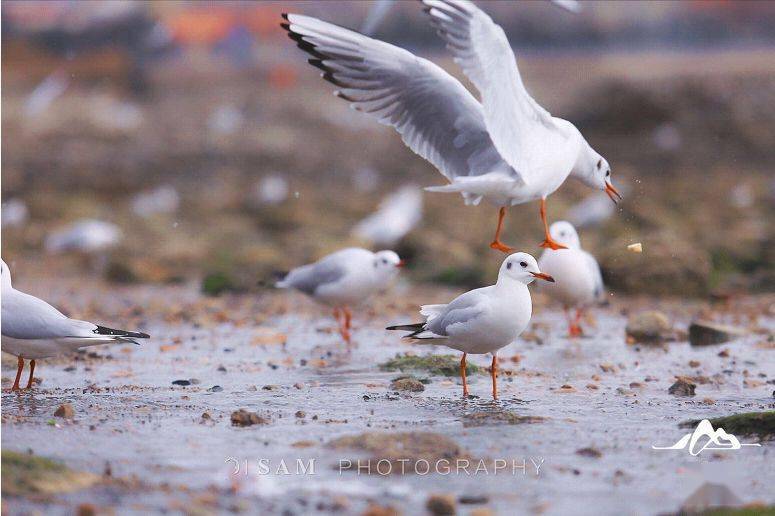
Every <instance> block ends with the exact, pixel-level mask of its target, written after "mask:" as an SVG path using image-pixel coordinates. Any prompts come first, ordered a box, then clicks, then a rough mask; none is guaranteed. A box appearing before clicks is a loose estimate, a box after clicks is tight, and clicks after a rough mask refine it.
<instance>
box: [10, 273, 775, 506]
mask: <svg viewBox="0 0 775 516" xmlns="http://www.w3.org/2000/svg"><path fill="white" fill-rule="evenodd" d="M96 288H97V292H90V293H89V297H88V298H86V297H85V294H83V293H80V294H76V295H73V294H72V292H74V291H76V290H77V289H73V290H70V289H69V288H66V287H62V290H59V291H57V290H55V291H54V292H49V295H48V298H49V299H51V300H52V301H53V302H55V303H57V302H58V301H61V303H60V306H61V305H62V304H64V305H65V306H66V307H69V308H71V309H72V311H74V312H75V313H73V315H78V316H84V317H91V318H95V319H99V320H105V321H109V320H111V319H112V320H116V314H118V317H119V319H120V320H125V321H130V322H134V323H136V324H137V325H139V326H140V327H141V328H142V329H144V330H147V331H148V332H149V333H151V334H152V336H153V339H152V340H151V341H150V342H148V343H143V345H142V346H140V347H135V346H114V347H98V348H91V349H89V350H87V351H86V352H85V353H81V354H79V355H77V356H76V357H70V358H62V359H56V360H47V361H41V362H40V364H39V366H38V371H37V375H38V376H39V377H40V378H41V379H42V382H41V383H40V385H38V386H37V387H36V389H35V390H33V391H31V392H23V393H20V394H16V393H8V392H5V391H4V393H3V397H2V430H3V431H2V448H3V452H4V463H3V477H4V478H3V490H4V493H3V494H4V502H5V503H4V513H7V514H19V513H25V512H28V511H29V510H45V511H46V512H50V513H54V514H57V513H60V514H71V513H72V512H73V510H74V509H76V508H78V509H79V510H83V511H87V510H96V511H98V512H99V511H100V510H102V509H105V508H108V507H113V508H116V509H117V511H119V512H121V513H138V514H139V513H147V512H149V511H151V512H160V511H173V512H189V513H195V514H207V513H218V512H232V511H233V512H255V511H264V512H265V511H272V512H275V513H283V512H286V513H288V514H302V513H306V512H322V513H328V512H330V513H334V512H336V513H338V514H362V513H364V512H366V511H372V512H371V513H372V514H380V513H379V512H377V511H378V510H380V509H384V510H389V509H391V508H392V509H395V510H397V511H400V512H404V513H408V514H412V513H418V512H422V511H432V512H435V513H439V514H441V513H445V512H446V511H449V510H450V509H454V510H457V512H458V513H462V514H468V513H472V512H474V511H479V512H474V513H476V514H486V513H487V512H482V511H492V512H494V513H504V514H509V513H514V512H515V511H516V512H519V513H536V512H540V513H545V514H568V513H574V514H601V513H602V514H656V513H664V512H675V511H677V510H678V509H679V507H681V505H682V503H683V502H684V501H685V500H686V498H687V497H689V495H691V494H692V492H693V491H695V490H696V489H697V488H698V487H699V486H701V485H702V484H704V483H705V482H713V483H720V484H724V485H726V486H727V487H728V488H729V489H730V490H731V491H732V492H733V493H734V494H735V495H736V497H737V498H739V499H740V500H741V502H743V503H763V504H773V503H774V502H775V499H773V492H772V487H771V486H772V485H773V484H775V468H774V467H773V461H772V453H773V451H774V450H775V447H774V446H775V445H773V441H772V440H771V436H769V437H767V436H766V435H764V436H758V435H740V434H738V438H739V440H740V442H741V443H760V444H761V446H760V447H753V446H750V447H748V446H743V447H741V449H739V450H723V451H718V450H705V451H703V452H702V453H701V454H699V455H697V456H691V455H690V454H689V453H688V452H687V451H685V450H680V451H679V450H653V449H652V446H653V445H656V446H670V445H672V444H673V443H675V442H677V441H678V440H679V439H680V438H681V437H682V436H683V435H685V434H686V433H688V432H691V431H692V429H691V428H682V427H680V426H679V424H680V423H682V422H685V421H691V420H700V419H704V418H714V417H718V416H727V415H732V414H739V413H744V412H764V411H771V410H773V409H775V398H773V390H775V385H773V380H775V376H774V375H775V344H773V339H772V333H773V330H774V329H775V315H773V302H774V300H773V298H772V297H771V296H769V297H767V296H760V297H756V298H743V299H738V300H735V301H734V302H733V303H730V305H728V306H726V307H724V306H716V307H711V306H709V305H706V304H704V303H699V302H693V303H679V302H677V301H662V300H654V299H627V300H622V299H616V300H614V301H613V302H612V303H611V305H610V306H608V307H606V308H601V309H600V310H597V311H596V317H595V321H594V326H593V325H592V324H591V323H592V322H591V321H589V322H588V324H587V333H588V336H586V337H584V338H581V339H577V340H569V339H568V338H567V337H565V333H566V327H565V324H564V319H563V315H562V312H561V311H558V310H556V309H555V308H554V307H551V306H544V305H543V304H542V303H541V302H540V300H539V303H537V306H536V308H535V316H534V322H533V325H532V327H531V329H530V331H529V332H527V334H526V335H524V336H523V337H524V338H522V339H520V340H519V341H518V342H517V343H515V344H512V345H510V346H509V347H507V348H505V349H503V350H501V352H500V353H499V358H500V362H499V366H500V373H501V374H500V381H499V388H500V396H501V398H500V399H499V400H498V401H493V400H492V399H491V396H490V378H489V374H488V373H487V370H486V368H487V367H488V365H489V356H470V357H469V362H470V363H471V364H474V365H476V366H478V367H479V370H478V371H474V372H472V373H471V374H470V375H469V381H470V390H471V393H472V394H473V395H474V396H473V397H471V398H469V399H466V400H463V399H461V390H462V389H461V385H460V380H459V378H458V377H457V376H456V375H454V374H452V373H450V374H452V375H451V376H445V374H446V373H445V369H443V368H442V369H432V370H428V369H424V367H425V364H426V362H424V361H423V360H422V357H424V356H426V355H430V354H433V355H450V354H452V355H453V357H452V358H450V359H443V358H441V359H436V362H434V363H439V362H440V363H443V364H448V365H449V364H451V365H452V366H454V364H455V361H456V360H457V359H458V355H457V354H455V353H454V352H450V351H449V350H446V349H445V348H439V347H431V346H413V345H409V344H408V343H406V342H404V341H401V339H399V336H398V335H397V334H395V333H390V332H385V331H384V330H382V328H384V326H386V325H388V324H394V323H400V322H406V321H411V320H413V319H414V318H415V314H414V304H415V303H414V302H413V300H416V299H423V300H427V301H428V302H433V301H434V300H435V299H438V300H439V301H441V300H443V299H445V297H448V296H449V294H450V292H449V291H444V290H439V289H433V288H426V287H415V288H413V289H411V290H410V291H399V293H397V294H395V295H393V296H390V298H389V299H387V298H385V299H380V300H378V301H377V302H376V303H375V306H374V307H373V308H372V309H369V310H368V311H365V312H364V311H362V312H359V313H358V314H357V315H356V318H355V321H354V323H355V331H354V339H353V340H354V344H353V345H352V346H351V347H349V348H348V347H346V346H345V345H344V343H342V342H341V340H340V338H339V336H338V334H337V333H336V332H335V331H332V330H333V328H334V322H333V321H332V320H331V319H330V318H328V317H326V316H327V314H325V313H324V312H323V311H322V310H320V309H319V308H318V307H316V306H315V305H313V304H312V303H310V302H308V301H307V300H306V299H304V298H302V297H301V296H295V295H291V296H287V295H282V294H276V293H267V294H266V295H262V296H252V295H233V296H224V297H220V298H203V297H201V296H200V295H199V293H198V292H197V291H196V289H195V288H193V287H164V288H162V289H159V288H156V287H154V288H146V287H127V288H119V289H117V290H116V289H115V288H113V287H112V288H111V293H110V294H108V292H107V291H101V289H103V288H105V289H107V287H96ZM79 296H84V297H83V298H81V297H79ZM86 299H99V300H100V301H102V300H104V302H101V303H99V304H97V303H89V302H87V301H86ZM396 299H401V300H400V301H396ZM138 306H139V307H142V308H137V307H138ZM84 307H85V308H84ZM654 307H658V308H660V309H661V310H663V311H664V312H665V313H666V314H668V315H669V316H670V318H671V320H672V321H671V322H672V325H673V327H674V329H675V330H676V331H675V333H676V336H675V340H672V341H669V342H664V343H661V344H642V343H627V341H626V337H625V326H626V324H627V319H628V315H632V314H633V313H635V312H638V311H639V310H643V309H647V308H654ZM625 312H629V314H628V313H625ZM111 314H112V315H111ZM698 314H701V315H703V316H704V317H713V318H716V319H717V320H720V321H723V322H726V323H728V324H735V325H737V326H740V327H743V328H745V329H746V330H747V331H748V333H747V334H746V335H744V336H741V337H739V338H736V339H734V340H732V341H730V342H726V343H723V344H717V345H709V346H692V345H690V344H689V343H688V341H687V340H686V332H685V330H686V328H687V326H688V324H689V322H690V320H691V319H692V318H693V317H695V316H697V315H698ZM129 326H131V324H129ZM407 355H409V356H414V357H415V358H412V359H409V360H407V359H406V356H407ZM396 359H398V360H396ZM391 361H393V365H394V366H395V365H396V364H399V365H401V366H403V367H404V368H405V369H406V370H403V371H402V370H400V367H399V368H398V369H397V370H386V369H396V367H390V366H389V365H388V366H386V364H390V363H391ZM381 365H382V367H381ZM409 366H417V367H416V368H415V367H413V368H411V370H410V369H408V367H409ZM452 371H453V372H454V367H452ZM14 373H15V366H14V363H13V362H11V361H9V360H7V356H5V358H4V360H3V387H8V386H9V385H10V381H11V380H12V379H13V378H12V376H13V374H14ZM25 374H26V370H25ZM400 377H404V378H400ZM678 377H683V378H684V379H685V380H686V381H687V382H689V383H691V384H693V385H695V392H694V395H693V396H678V395H675V394H670V393H669V392H668V391H669V389H670V387H671V386H672V385H673V384H674V383H675V382H676V379H677V378H678ZM397 378H399V381H398V382H394V380H396V379H397ZM420 386H421V387H420ZM397 389H406V390H397ZM420 389H422V390H420ZM63 404H70V405H71V407H72V412H73V413H72V417H58V416H55V415H54V414H55V412H56V411H57V410H58V409H59V408H60V406H62V405H63ZM240 409H244V411H245V412H244V413H240V414H236V415H234V413H235V412H236V411H239V410H240ZM250 413H254V414H255V416H250V415H248V416H246V415H245V414H250ZM29 453H32V454H34V457H35V458H36V459H37V458H41V457H44V458H48V459H52V460H53V461H55V462H53V463H51V464H56V465H59V464H61V465H64V467H66V470H67V471H68V473H67V474H65V473H64V472H63V471H62V470H59V469H56V468H55V467H54V466H51V468H54V469H53V471H46V468H47V467H49V466H50V464H49V463H42V464H37V463H36V465H35V467H40V468H42V471H43V473H42V474H39V475H38V474H37V473H36V475H37V478H38V479H40V478H46V479H49V480H48V481H46V482H43V481H38V482H37V483H36V482H31V483H30V482H27V483H25V482H24V481H15V480H18V479H16V478H15V477H13V478H12V477H11V476H10V475H11V474H13V475H16V474H17V473H18V467H17V466H16V463H15V462H14V461H18V462H19V464H22V465H23V466H22V469H24V468H27V470H25V471H36V470H34V468H33V466H30V465H29V464H28V463H27V461H29V460H30V456H29V455H28V454H29ZM7 464H8V465H10V466H11V467H10V468H9V467H7ZM9 471H10V473H9ZM402 472H403V474H402ZM7 475H8V476H7ZM19 475H20V477H22V480H24V479H23V477H24V475H23V472H22V473H21V474H19ZM9 480H10V481H9ZM382 514H390V512H382Z"/></svg>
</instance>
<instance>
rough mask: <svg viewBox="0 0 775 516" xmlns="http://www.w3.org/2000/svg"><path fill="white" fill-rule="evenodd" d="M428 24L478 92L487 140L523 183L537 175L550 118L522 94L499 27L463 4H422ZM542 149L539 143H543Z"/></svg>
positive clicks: (461, 0)
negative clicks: (488, 137) (428, 19)
mask: <svg viewBox="0 0 775 516" xmlns="http://www.w3.org/2000/svg"><path fill="white" fill-rule="evenodd" d="M422 1H423V3H424V4H425V6H426V9H425V10H426V12H427V13H428V14H429V15H430V17H431V20H432V21H431V23H432V25H433V26H434V28H436V30H437V33H438V34H439V36H440V37H441V38H442V39H443V40H444V41H445V42H446V44H447V48H448V49H449V50H450V51H451V52H452V54H453V55H454V56H455V62H456V63H458V64H459V65H460V66H461V67H462V69H463V72H464V73H465V74H466V76H467V77H468V78H469V79H470V80H471V82H473V83H474V85H475V86H476V88H477V89H478V90H479V93H480V94H481V100H482V107H483V112H484V120H485V124H486V126H487V130H488V132H489V134H490V138H492V141H493V143H494V145H495V148H496V149H497V150H498V152H499V153H500V155H501V156H502V157H503V159H504V160H505V161H506V162H507V163H508V164H509V165H511V166H512V167H513V168H514V169H516V171H517V173H518V174H520V175H521V176H522V177H523V178H524V180H525V181H526V182H527V183H531V182H532V181H533V180H534V178H533V177H531V174H536V173H538V172H540V168H541V167H540V162H537V161H539V160H540V157H541V156H542V154H543V153H542V152H541V149H542V148H543V147H542V143H541V142H543V141H545V140H546V139H547V136H548V135H554V136H555V137H556V134H555V133H556V132H557V131H556V129H555V125H554V122H553V120H552V116H551V115H550V114H549V112H548V111H546V110H545V109H544V108H542V107H541V106H540V105H539V104H538V103H537V102H536V101H535V100H534V99H533V98H532V97H531V96H530V94H529V93H528V92H527V89H525V85H524V84H523V83H522V77H521V76H520V74H519V68H517V60H516V57H515V56H514V52H513V51H512V49H511V46H510V45H509V41H508V39H507V38H506V34H505V33H504V32H503V29H502V28H501V27H500V26H499V25H497V24H496V23H495V22H494V21H492V19H491V18H490V17H489V16H488V15H487V14H485V13H484V12H483V11H482V10H480V9H479V8H478V7H476V5H474V4H473V3H472V2H470V1H468V0H422ZM544 145H545V144H544Z"/></svg>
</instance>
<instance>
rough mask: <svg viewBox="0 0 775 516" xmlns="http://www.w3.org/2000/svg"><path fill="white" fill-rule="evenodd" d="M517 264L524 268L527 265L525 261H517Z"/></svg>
mask: <svg viewBox="0 0 775 516" xmlns="http://www.w3.org/2000/svg"><path fill="white" fill-rule="evenodd" d="M519 265H520V266H521V267H522V268H523V269H524V268H525V267H527V262H519Z"/></svg>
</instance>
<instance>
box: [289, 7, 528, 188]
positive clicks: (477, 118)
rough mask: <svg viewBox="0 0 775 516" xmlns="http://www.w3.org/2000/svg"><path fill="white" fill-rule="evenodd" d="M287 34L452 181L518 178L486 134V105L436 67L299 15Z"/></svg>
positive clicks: (359, 104)
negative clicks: (485, 176)
mask: <svg viewBox="0 0 775 516" xmlns="http://www.w3.org/2000/svg"><path fill="white" fill-rule="evenodd" d="M285 17H286V19H287V20H288V22H289V23H287V24H285V25H284V27H285V28H286V30H287V31H288V33H289V35H290V37H291V38H292V39H293V40H295V41H296V42H297V44H298V45H299V47H300V48H301V49H302V50H304V51H305V52H307V53H309V54H310V55H312V56H313V59H310V63H311V64H312V65H314V66H316V67H318V68H320V69H321V70H323V72H324V73H323V78H325V79H326V80H328V81H329V82H331V83H333V84H335V85H337V86H339V87H340V88H341V89H340V90H339V91H338V92H337V95H338V96H339V97H341V98H344V99H345V100H348V101H349V102H350V103H351V106H352V107H353V108H354V109H357V110H359V111H363V112H365V113H368V114H369V115H370V116H372V117H374V118H376V119H377V120H378V121H379V122H380V123H382V124H385V125H389V126H392V127H394V128H395V129H396V131H398V132H399V133H400V134H401V137H402V139H403V141H404V143H405V144H406V145H407V146H408V147H409V148H410V149H412V150H413V151H414V152H416V153H417V154H419V155H420V156H422V157H423V158H425V159H426V160H428V161H430V162H431V163H432V164H433V165H434V166H435V167H436V168H437V169H438V170H439V171H440V172H441V173H442V174H443V175H444V176H445V177H446V178H447V179H449V180H450V181H452V180H454V179H455V178H456V177H458V176H478V175H482V174H486V173H492V172H499V173H502V174H504V175H505V176H507V177H511V178H512V179H514V180H519V181H521V178H520V177H519V176H518V175H517V174H516V172H515V171H514V170H513V169H512V167H510V166H509V165H508V164H507V163H506V162H505V161H504V160H503V158H502V156H501V154H500V153H499V152H498V151H497V149H496V148H495V146H494V145H493V141H492V140H491V138H490V135H489V133H488V131H487V126H486V124H485V119H484V115H483V112H482V106H481V105H480V104H479V102H477V100H476V99H475V98H474V97H473V95H471V93H470V92H469V91H468V90H467V89H466V88H465V87H464V86H463V85H462V84H460V82H459V81H458V80H456V79H455V78H454V77H452V76H451V75H449V74H448V73H447V72H445V71H444V70H442V69H441V68H439V67H438V66H437V65H435V64H433V63H432V62H430V61H428V60H426V59H422V58H419V57H417V56H415V55H413V54H412V53H410V52H408V51H406V50H404V49H402V48H398V47H395V46H393V45H390V44H388V43H385V42H382V41H378V40H375V39H372V38H369V37H367V36H364V35H363V34H359V33H357V32H353V31H351V30H348V29H345V28H342V27H339V26H337V25H333V24H331V23H327V22H324V21H321V20H318V19H316V18H311V17H309V16H303V15H298V14H288V15H285Z"/></svg>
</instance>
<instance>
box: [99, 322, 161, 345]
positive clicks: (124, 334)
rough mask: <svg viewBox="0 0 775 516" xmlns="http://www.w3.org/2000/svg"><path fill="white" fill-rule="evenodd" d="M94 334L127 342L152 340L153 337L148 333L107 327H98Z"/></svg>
mask: <svg viewBox="0 0 775 516" xmlns="http://www.w3.org/2000/svg"><path fill="white" fill-rule="evenodd" d="M92 333H94V334H95V335H100V336H108V337H118V338H121V339H126V340H131V339H150V338H151V336H150V335H148V334H147V333H143V332H140V331H127V330H116V329H113V328H107V327H105V326H97V327H96V328H95V329H94V330H92ZM132 342H134V341H132ZM135 344H137V342H135Z"/></svg>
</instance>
